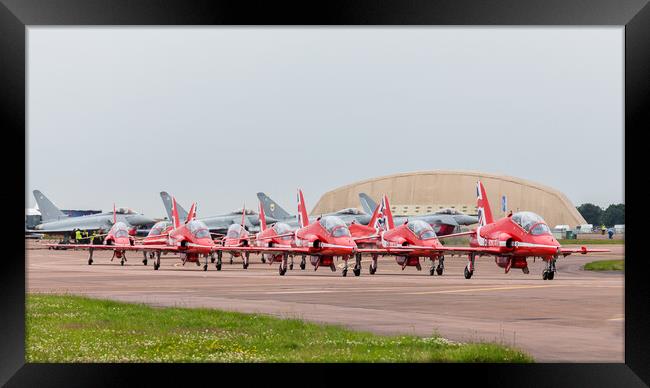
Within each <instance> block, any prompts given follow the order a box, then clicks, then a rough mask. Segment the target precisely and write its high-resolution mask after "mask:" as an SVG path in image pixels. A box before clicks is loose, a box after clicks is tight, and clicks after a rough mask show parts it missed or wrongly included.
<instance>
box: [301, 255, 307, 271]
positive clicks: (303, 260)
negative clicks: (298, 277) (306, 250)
mask: <svg viewBox="0 0 650 388" xmlns="http://www.w3.org/2000/svg"><path fill="white" fill-rule="evenodd" d="M306 266H307V264H306V262H305V256H303V257H302V260H300V269H301V270H303V271H304V270H305V267H306Z"/></svg>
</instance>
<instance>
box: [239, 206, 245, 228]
mask: <svg viewBox="0 0 650 388" xmlns="http://www.w3.org/2000/svg"><path fill="white" fill-rule="evenodd" d="M239 224H240V225H241V227H242V229H246V204H245V203H244V206H243V207H242V209H241V222H240V223H239Z"/></svg>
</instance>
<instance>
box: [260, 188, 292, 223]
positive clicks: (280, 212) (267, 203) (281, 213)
mask: <svg viewBox="0 0 650 388" xmlns="http://www.w3.org/2000/svg"><path fill="white" fill-rule="evenodd" d="M257 198H258V199H259V200H260V203H261V204H262V206H264V212H265V213H266V214H267V215H268V216H269V217H271V218H273V219H276V220H286V219H288V218H291V214H289V213H288V212H287V211H286V210H284V209H283V208H282V207H280V205H278V204H277V203H276V202H275V201H273V200H272V199H271V198H269V197H268V196H267V195H266V194H264V193H261V192H260V193H257Z"/></svg>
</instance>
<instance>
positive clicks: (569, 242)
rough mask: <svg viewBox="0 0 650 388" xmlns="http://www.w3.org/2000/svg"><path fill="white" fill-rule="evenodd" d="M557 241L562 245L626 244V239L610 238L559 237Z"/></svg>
mask: <svg viewBox="0 0 650 388" xmlns="http://www.w3.org/2000/svg"><path fill="white" fill-rule="evenodd" d="M557 242H559V243H560V245H625V240H614V239H612V240H610V239H591V240H589V239H580V240H567V239H559V240H557Z"/></svg>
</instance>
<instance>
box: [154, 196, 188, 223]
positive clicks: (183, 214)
mask: <svg viewBox="0 0 650 388" xmlns="http://www.w3.org/2000/svg"><path fill="white" fill-rule="evenodd" d="M160 198H162V201H163V205H165V211H167V217H169V219H170V220H173V219H174V218H173V217H172V197H171V195H169V194H167V192H166V191H161V192H160ZM176 209H177V210H178V219H179V220H186V219H187V210H185V209H183V207H182V206H181V205H179V204H178V201H176Z"/></svg>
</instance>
